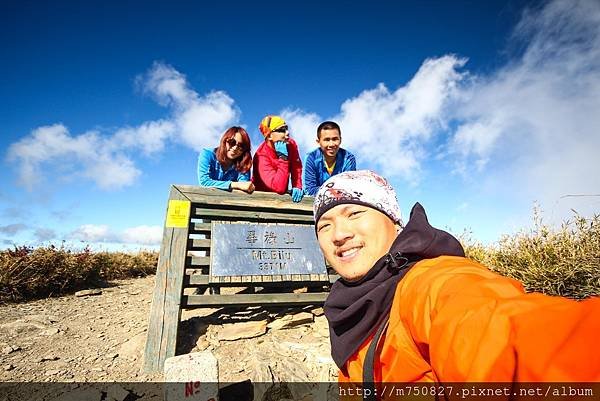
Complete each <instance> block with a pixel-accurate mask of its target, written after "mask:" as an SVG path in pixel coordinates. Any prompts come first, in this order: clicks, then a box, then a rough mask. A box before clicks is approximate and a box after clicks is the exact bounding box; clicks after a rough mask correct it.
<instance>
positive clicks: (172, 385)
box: [164, 351, 219, 401]
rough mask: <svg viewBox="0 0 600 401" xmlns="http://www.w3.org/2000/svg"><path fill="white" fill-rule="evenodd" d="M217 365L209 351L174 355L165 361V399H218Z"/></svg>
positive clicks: (177, 400)
mask: <svg viewBox="0 0 600 401" xmlns="http://www.w3.org/2000/svg"><path fill="white" fill-rule="evenodd" d="M218 372H219V367H218V363H217V358H215V356H214V355H213V354H212V352H210V351H203V352H194V353H191V354H186V355H180V356H175V357H172V358H168V359H167V360H166V361H165V369H164V381H165V399H166V401H179V400H181V401H183V400H208V399H210V398H213V399H215V400H216V399H218V394H219V374H218Z"/></svg>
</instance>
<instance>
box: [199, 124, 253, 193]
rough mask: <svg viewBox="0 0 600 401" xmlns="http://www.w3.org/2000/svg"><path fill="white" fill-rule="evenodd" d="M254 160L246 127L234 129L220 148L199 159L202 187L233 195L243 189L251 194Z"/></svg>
mask: <svg viewBox="0 0 600 401" xmlns="http://www.w3.org/2000/svg"><path fill="white" fill-rule="evenodd" d="M251 167H252V156H251V155H250V137H249V136H248V133H247V132H246V130H245V129H243V128H242V127H231V128H229V129H228V130H227V131H225V133H224V134H223V136H222V137H221V141H220V143H219V147H218V148H214V149H203V150H202V151H201V152H200V155H199V156H198V184H200V186H202V187H212V188H219V189H224V190H226V191H231V190H232V189H239V190H241V191H244V192H247V193H249V194H251V193H252V192H253V191H254V184H253V183H252V182H251V181H250V169H251Z"/></svg>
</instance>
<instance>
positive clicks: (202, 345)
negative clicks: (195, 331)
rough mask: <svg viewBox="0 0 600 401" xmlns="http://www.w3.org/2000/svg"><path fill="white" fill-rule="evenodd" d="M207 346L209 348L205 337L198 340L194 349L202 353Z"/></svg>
mask: <svg viewBox="0 0 600 401" xmlns="http://www.w3.org/2000/svg"><path fill="white" fill-rule="evenodd" d="M209 346H210V343H209V342H208V340H207V339H206V337H200V338H199V339H198V341H196V348H198V350H199V351H204V350H205V349H207V348H208V347H209Z"/></svg>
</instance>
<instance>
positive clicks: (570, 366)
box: [314, 170, 600, 399]
mask: <svg viewBox="0 0 600 401" xmlns="http://www.w3.org/2000/svg"><path fill="white" fill-rule="evenodd" d="M314 216H315V229H316V233H317V237H318V241H319V245H320V247H321V250H322V251H323V255H324V256H325V257H326V259H327V260H328V261H329V263H330V264H331V266H332V267H333V268H334V269H335V271H336V272H337V273H338V274H339V275H340V279H339V280H337V281H336V282H335V283H334V284H333V285H332V288H331V291H330V294H329V296H328V298H327V300H326V301H325V305H324V311H325V316H326V317H327V320H328V323H329V332H330V341H331V352H332V357H333V360H334V361H335V363H336V364H337V366H338V367H339V369H340V372H339V376H338V377H339V382H340V388H341V387H342V383H344V385H349V384H351V383H354V384H357V383H358V384H359V387H360V388H362V389H366V390H372V391H371V392H370V394H371V395H373V394H374V393H376V392H378V395H380V394H381V391H382V390H383V389H384V388H385V387H386V386H383V385H382V384H377V385H375V384H374V383H382V382H396V383H401V382H402V383H407V382H425V383H457V382H459V383H465V382H470V383H474V382H478V383H489V382H495V383H505V382H521V383H523V382H598V381H600V348H599V347H598V346H597V337H598V333H600V298H598V297H592V298H589V299H587V300H584V301H580V302H577V301H574V300H571V299H566V298H562V297H555V296H547V295H543V294H539V293H525V291H524V289H523V286H522V284H521V283H520V282H518V281H516V280H513V279H511V278H508V277H504V276H501V275H499V274H496V273H494V272H492V271H490V270H489V269H488V268H486V267H485V266H483V265H481V264H479V263H477V262H474V261H472V260H469V259H467V258H465V254H464V251H463V248H462V246H461V244H460V243H459V241H458V240H457V239H456V238H454V237H453V236H452V235H451V234H449V233H447V232H445V231H442V230H439V229H436V228H434V227H432V226H431V225H430V224H429V222H428V220H427V216H426V214H425V210H424V208H423V207H422V206H421V205H420V204H419V203H417V204H415V205H414V206H413V208H412V211H411V213H410V218H409V220H408V222H407V223H406V224H403V221H402V216H401V213H400V207H399V206H398V202H397V199H396V193H395V191H394V189H393V188H392V186H391V185H390V184H389V183H388V182H387V181H386V180H385V179H384V178H383V177H380V176H379V175H377V174H375V173H373V172H371V171H366V170H362V171H351V172H344V173H341V174H338V175H335V176H333V177H331V178H329V179H328V180H327V181H325V183H324V184H323V186H321V188H320V189H319V191H318V192H317V195H316V196H315V200H314ZM387 387H390V386H387ZM366 390H365V391H366ZM363 395H367V394H366V392H364V393H363ZM442 395H443V394H442ZM452 396H455V394H452ZM384 398H385V397H384ZM391 398H392V399H394V398H393V397H391ZM442 398H443V397H442ZM396 399H398V398H396Z"/></svg>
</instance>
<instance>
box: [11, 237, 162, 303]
mask: <svg viewBox="0 0 600 401" xmlns="http://www.w3.org/2000/svg"><path fill="white" fill-rule="evenodd" d="M157 261H158V253H156V252H140V253H137V254H127V253H121V252H97V253H94V252H91V251H90V250H89V249H88V248H84V249H83V250H81V251H72V250H70V249H66V248H63V247H59V248H57V247H55V246H53V245H51V246H48V247H45V248H35V249H34V248H30V247H25V246H23V247H18V248H15V249H12V250H5V251H0V302H20V301H25V300H29V299H38V298H46V297H50V296H56V295H62V294H68V293H72V292H75V291H77V290H80V289H84V288H92V287H98V286H105V285H106V284H107V282H108V281H110V280H115V279H123V278H129V277H138V276H145V275H148V274H154V273H155V272H156V264H157Z"/></svg>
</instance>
